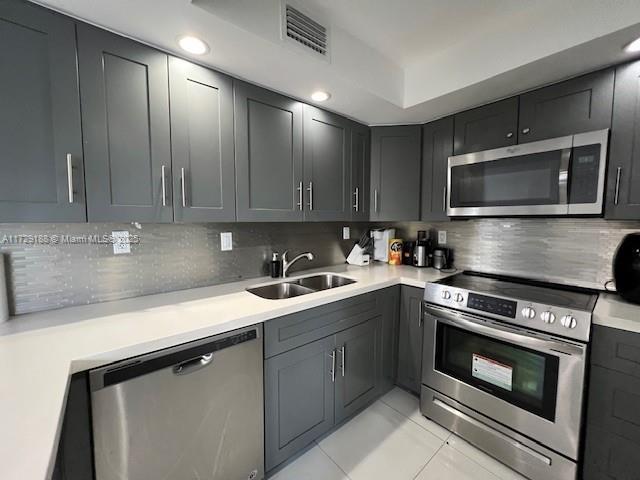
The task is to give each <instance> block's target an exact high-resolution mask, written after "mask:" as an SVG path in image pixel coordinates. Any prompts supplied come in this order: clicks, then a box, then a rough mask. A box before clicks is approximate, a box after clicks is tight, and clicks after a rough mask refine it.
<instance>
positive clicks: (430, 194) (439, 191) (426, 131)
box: [420, 117, 457, 221]
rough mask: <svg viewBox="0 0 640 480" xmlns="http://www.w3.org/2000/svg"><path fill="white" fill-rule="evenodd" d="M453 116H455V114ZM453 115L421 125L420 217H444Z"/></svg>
mask: <svg viewBox="0 0 640 480" xmlns="http://www.w3.org/2000/svg"><path fill="white" fill-rule="evenodd" d="M456 118H457V117H456ZM453 123H454V120H453V117H446V118H442V119H440V120H436V121H435V122H431V123H427V124H426V125H424V126H423V127H422V208H421V214H420V215H421V220H423V221H445V220H448V217H447V205H446V196H447V166H448V161H449V157H450V156H451V155H452V154H453Z"/></svg>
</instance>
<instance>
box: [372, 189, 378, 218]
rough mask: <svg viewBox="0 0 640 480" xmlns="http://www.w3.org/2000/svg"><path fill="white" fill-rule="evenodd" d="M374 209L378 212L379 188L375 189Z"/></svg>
mask: <svg viewBox="0 0 640 480" xmlns="http://www.w3.org/2000/svg"><path fill="white" fill-rule="evenodd" d="M373 211H374V212H376V213H378V189H377V188H376V189H375V190H374V191H373Z"/></svg>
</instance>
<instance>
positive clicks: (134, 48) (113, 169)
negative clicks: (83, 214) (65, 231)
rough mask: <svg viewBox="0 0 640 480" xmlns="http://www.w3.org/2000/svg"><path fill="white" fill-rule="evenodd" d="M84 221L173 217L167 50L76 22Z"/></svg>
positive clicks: (170, 218)
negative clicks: (85, 210)
mask: <svg viewBox="0 0 640 480" xmlns="http://www.w3.org/2000/svg"><path fill="white" fill-rule="evenodd" d="M78 50H79V62H80V94H81V104H82V129H83V133H84V146H85V168H86V183H87V209H88V217H89V221H92V222H96V221H104V222H126V221H132V220H135V221H141V222H172V221H173V207H172V200H171V171H170V170H171V147H170V143H171V142H170V138H169V134H170V132H169V83H168V74H167V56H166V55H165V54H164V53H161V52H159V51H157V50H154V49H152V48H149V47H146V46H144V45H141V44H139V43H136V42H133V41H131V40H128V39H126V38H123V37H120V36H117V35H113V34H111V33H108V32H105V31H103V30H98V29H95V28H92V27H89V26H87V25H82V24H81V25H79V26H78Z"/></svg>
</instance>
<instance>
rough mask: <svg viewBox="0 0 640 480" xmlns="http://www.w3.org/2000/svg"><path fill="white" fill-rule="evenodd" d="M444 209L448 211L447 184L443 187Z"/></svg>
mask: <svg viewBox="0 0 640 480" xmlns="http://www.w3.org/2000/svg"><path fill="white" fill-rule="evenodd" d="M442 211H443V212H446V211H447V186H446V185H445V186H444V188H443V189H442Z"/></svg>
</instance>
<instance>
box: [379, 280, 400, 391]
mask: <svg viewBox="0 0 640 480" xmlns="http://www.w3.org/2000/svg"><path fill="white" fill-rule="evenodd" d="M376 294H377V295H379V296H380V312H381V313H382V318H381V321H380V322H381V325H380V346H379V349H380V355H381V357H382V358H381V360H380V362H381V364H382V371H381V376H380V382H379V389H380V394H381V395H383V394H385V393H387V392H388V391H389V390H391V389H392V388H393V387H394V385H395V384H396V377H397V372H398V328H399V322H400V286H399V285H397V286H395V287H388V288H385V289H384V290H379V291H378V292H376Z"/></svg>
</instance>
